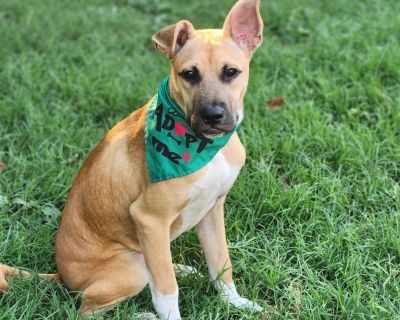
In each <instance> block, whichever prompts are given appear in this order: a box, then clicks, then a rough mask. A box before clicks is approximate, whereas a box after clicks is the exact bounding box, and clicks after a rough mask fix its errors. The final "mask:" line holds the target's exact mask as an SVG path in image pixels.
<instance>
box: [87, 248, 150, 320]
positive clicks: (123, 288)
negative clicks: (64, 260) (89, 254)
mask: <svg viewBox="0 0 400 320" xmlns="http://www.w3.org/2000/svg"><path fill="white" fill-rule="evenodd" d="M88 283H89V285H88V286H87V287H86V288H85V289H84V290H83V291H82V305H81V309H80V313H81V314H82V315H87V316H92V315H95V314H98V313H101V312H104V311H107V310H109V309H112V308H113V307H114V306H115V305H116V304H117V303H120V302H122V301H124V300H126V299H128V298H130V297H133V296H135V295H137V294H138V293H139V292H140V291H142V289H143V288H144V287H145V286H146V285H147V283H148V277H147V272H146V266H145V263H144V259H143V256H142V255H141V254H139V253H134V254H133V255H128V256H127V255H126V254H123V255H120V256H118V257H113V259H112V260H110V261H108V262H107V263H105V264H103V265H100V266H99V267H98V271H97V272H95V273H93V274H92V275H91V279H90V281H88Z"/></svg>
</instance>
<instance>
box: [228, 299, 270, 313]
mask: <svg viewBox="0 0 400 320" xmlns="http://www.w3.org/2000/svg"><path fill="white" fill-rule="evenodd" d="M228 302H229V303H230V304H232V305H233V306H234V307H236V308H238V309H246V310H249V311H252V312H262V311H263V310H264V309H263V308H262V307H261V306H260V305H259V304H258V303H256V302H253V301H250V300H249V299H247V298H243V297H240V296H239V297H237V298H233V299H229V300H228Z"/></svg>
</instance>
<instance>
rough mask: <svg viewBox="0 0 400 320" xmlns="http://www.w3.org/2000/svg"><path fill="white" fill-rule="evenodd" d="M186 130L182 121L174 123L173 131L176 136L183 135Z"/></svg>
mask: <svg viewBox="0 0 400 320" xmlns="http://www.w3.org/2000/svg"><path fill="white" fill-rule="evenodd" d="M186 131H187V129H186V127H185V126H184V125H183V124H182V123H180V122H177V123H176V125H175V130H174V132H175V134H176V135H177V136H184V135H185V133H186Z"/></svg>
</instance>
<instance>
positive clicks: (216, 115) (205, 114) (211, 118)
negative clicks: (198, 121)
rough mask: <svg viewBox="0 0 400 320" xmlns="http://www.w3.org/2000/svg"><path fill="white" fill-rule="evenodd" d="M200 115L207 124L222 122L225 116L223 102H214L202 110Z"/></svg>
mask: <svg viewBox="0 0 400 320" xmlns="http://www.w3.org/2000/svg"><path fill="white" fill-rule="evenodd" d="M200 116H201V117H202V118H203V120H204V122H205V123H206V124H208V125H210V126H213V125H216V124H219V123H221V121H222V119H223V118H224V116H225V108H224V107H223V105H221V104H213V106H212V107H210V108H206V109H204V110H202V111H201V112H200Z"/></svg>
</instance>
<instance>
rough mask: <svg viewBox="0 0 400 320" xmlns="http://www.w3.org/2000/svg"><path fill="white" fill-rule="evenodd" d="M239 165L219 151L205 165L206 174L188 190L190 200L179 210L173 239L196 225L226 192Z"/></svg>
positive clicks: (233, 180)
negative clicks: (178, 222) (177, 223)
mask: <svg viewBox="0 0 400 320" xmlns="http://www.w3.org/2000/svg"><path fill="white" fill-rule="evenodd" d="M241 167H242V165H241V164H231V163H229V162H228V161H227V160H226V159H225V157H224V155H223V153H222V152H221V151H219V152H218V153H217V154H216V156H215V157H214V158H213V160H212V161H211V162H210V163H209V164H208V165H207V172H206V174H205V175H204V176H203V177H202V178H201V179H200V180H198V181H197V182H196V183H195V184H194V185H193V186H192V188H191V190H190V201H189V203H188V204H187V205H186V207H185V208H184V209H183V210H182V211H181V212H180V218H181V219H182V220H181V221H182V224H181V225H180V226H179V228H178V229H177V230H176V231H175V232H174V234H173V235H172V236H173V238H174V239H175V238H177V237H178V236H179V235H181V234H182V233H183V232H185V231H187V230H189V229H191V228H192V227H194V226H195V225H197V224H198V223H199V222H200V220H201V219H202V218H203V217H204V216H205V215H206V214H207V213H208V212H209V211H210V209H211V208H212V207H213V206H214V204H215V202H216V200H217V199H218V198H219V197H221V196H223V195H225V194H227V193H228V191H229V189H230V188H231V187H232V185H233V183H234V182H235V180H236V178H237V176H238V174H239V171H240V169H241Z"/></svg>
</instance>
